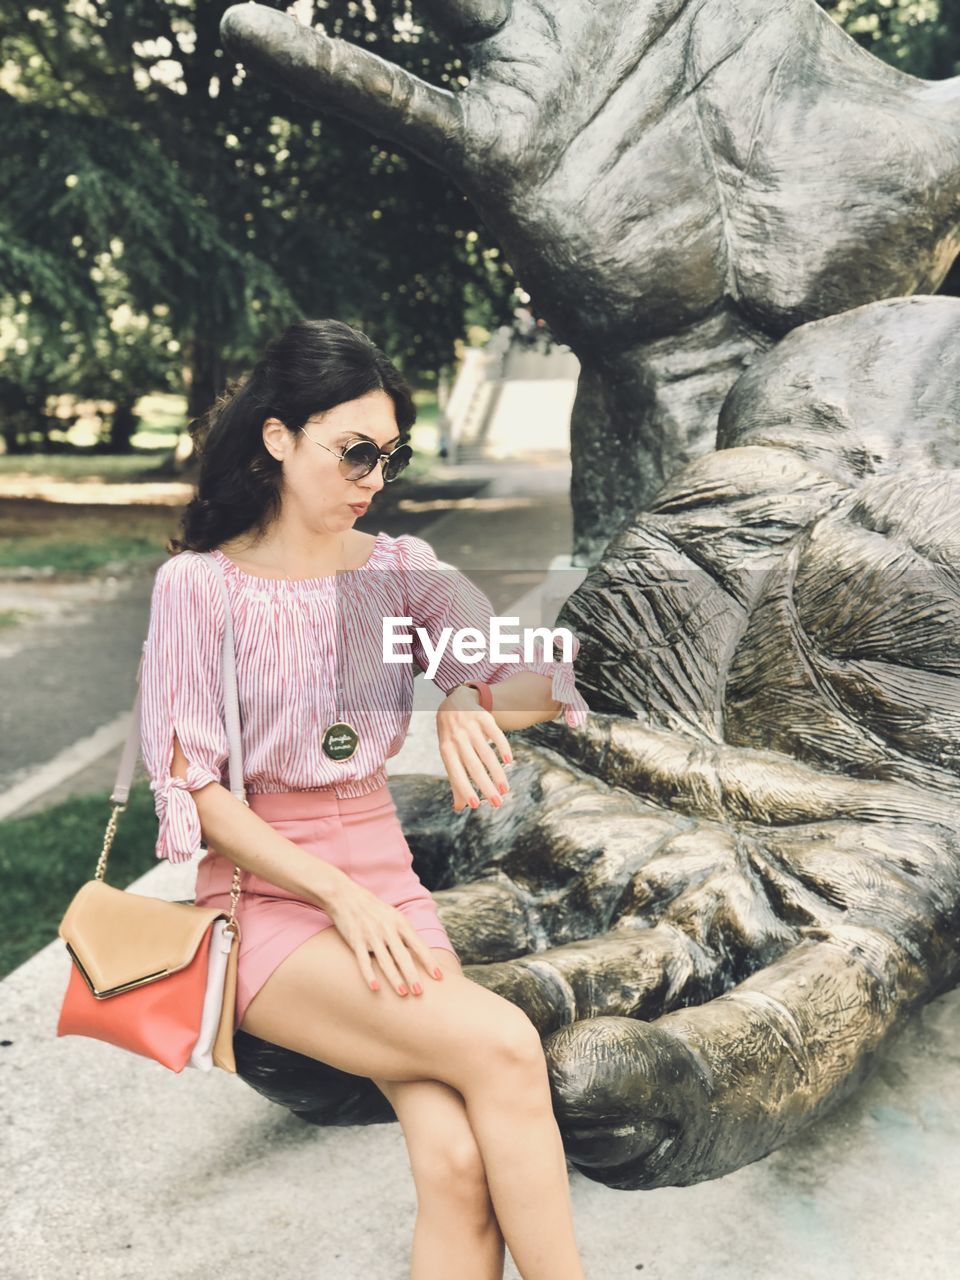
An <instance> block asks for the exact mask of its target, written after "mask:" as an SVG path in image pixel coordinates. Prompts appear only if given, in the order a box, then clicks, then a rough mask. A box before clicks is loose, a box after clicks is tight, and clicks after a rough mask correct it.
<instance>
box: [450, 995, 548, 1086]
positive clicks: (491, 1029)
mask: <svg viewBox="0 0 960 1280" xmlns="http://www.w3.org/2000/svg"><path fill="white" fill-rule="evenodd" d="M504 1004H505V1005H506V1008H505V1009H503V1010H502V1011H501V1012H500V1013H499V1014H498V1016H497V1017H496V1018H494V1019H493V1020H492V1021H491V1022H490V1023H489V1024H488V1025H485V1026H484V1027H481V1028H477V1031H476V1038H475V1040H474V1044H473V1049H474V1052H473V1053H472V1055H470V1057H469V1059H468V1060H467V1061H466V1062H465V1065H464V1071H465V1079H464V1084H465V1085H466V1086H467V1087H470V1086H472V1085H476V1084H480V1085H481V1086H483V1087H493V1088H505V1087H506V1088H508V1089H510V1090H512V1091H516V1090H518V1089H520V1088H522V1087H523V1082H525V1081H526V1082H528V1083H529V1084H530V1085H531V1087H533V1088H536V1089H539V1088H540V1087H541V1086H542V1083H543V1081H545V1080H546V1078H547V1066H546V1060H545V1058H544V1053H543V1044H542V1043H541V1041H540V1034H539V1032H538V1031H537V1029H536V1027H535V1026H534V1025H533V1023H532V1022H531V1021H530V1019H529V1018H528V1017H527V1015H526V1014H525V1013H524V1012H523V1010H522V1009H520V1008H518V1007H517V1006H516V1005H513V1004H511V1003H510V1002H509V1001H504Z"/></svg>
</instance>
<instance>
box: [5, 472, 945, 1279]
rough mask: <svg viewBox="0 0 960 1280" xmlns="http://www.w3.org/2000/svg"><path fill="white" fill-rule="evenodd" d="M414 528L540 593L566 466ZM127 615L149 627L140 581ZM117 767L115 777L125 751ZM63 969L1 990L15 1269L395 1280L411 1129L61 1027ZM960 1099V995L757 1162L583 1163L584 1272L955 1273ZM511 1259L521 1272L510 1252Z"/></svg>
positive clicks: (8, 1210)
mask: <svg viewBox="0 0 960 1280" xmlns="http://www.w3.org/2000/svg"><path fill="white" fill-rule="evenodd" d="M422 533H423V536H425V537H427V539H428V541H430V542H431V544H432V545H433V546H434V547H435V549H436V550H437V552H438V554H440V556H441V557H442V558H445V559H448V560H450V561H451V562H453V563H455V564H457V565H458V566H459V567H462V568H464V569H465V570H467V571H468V572H471V573H474V572H476V573H478V574H479V573H483V574H484V578H483V585H484V587H485V589H486V588H488V587H489V586H490V585H491V584H492V585H495V586H497V589H498V590H500V591H506V592H508V593H509V591H510V589H511V588H518V589H519V590H518V594H522V593H525V592H527V591H528V589H529V587H530V574H533V575H534V576H535V575H536V573H537V572H539V575H540V578H541V580H543V578H544V573H545V570H546V567H547V566H548V565H549V564H550V563H551V561H552V559H553V558H554V557H555V556H558V555H562V554H563V553H564V552H565V551H567V550H568V549H569V541H570V523H569V502H568V500H567V497H566V481H565V472H564V469H563V467H562V466H554V467H544V468H542V469H540V470H539V471H537V472H535V473H534V472H532V471H530V470H529V468H527V467H525V466H523V465H519V466H517V465H513V464H511V465H504V466H501V467H498V468H497V469H496V472H495V474H494V475H493V477H492V478H491V483H490V484H489V485H488V487H487V488H486V489H485V490H484V491H483V493H482V494H478V495H477V498H476V500H475V501H474V502H473V503H467V504H465V505H461V506H460V507H458V508H455V509H449V510H447V511H446V512H445V514H442V515H440V516H438V517H437V518H436V519H435V521H434V522H433V523H430V524H428V525H426V526H424V527H423V528H422ZM491 571H496V573H495V574H493V573H492V572H491ZM514 572H515V573H517V574H519V575H520V577H519V578H518V579H516V580H512V579H508V576H507V575H508V573H514ZM496 575H502V579H503V580H502V582H500V583H496V582H493V579H494V578H495V577H496ZM571 585H573V580H572V579H571ZM492 594H496V592H494V593H492ZM515 598H516V597H514V599H515ZM494 603H495V605H496V606H497V607H498V608H499V607H500V602H499V601H498V600H496V599H495V600H494ZM124 608H127V609H129V611H130V622H131V634H137V635H139V629H140V627H141V625H142V621H143V617H142V612H141V613H138V612H137V609H138V608H139V609H141V611H142V598H141V601H140V604H139V605H137V604H135V602H133V601H131V602H130V603H129V604H128V605H126V606H124ZM134 619H136V623H135V625H134ZM122 648H123V646H122V645H121V646H120V649H122ZM114 661H116V654H115V655H114ZM107 665H108V666H109V665H110V664H107ZM38 669H41V668H38ZM111 669H112V670H113V672H114V675H113V677H112V678H113V679H114V680H115V683H116V684H117V685H118V686H120V687H121V688H123V685H124V680H123V679H121V678H120V677H119V675H118V674H117V673H116V670H115V668H111ZM130 678H131V680H132V678H133V671H132V668H131V670H130ZM417 685H418V686H419V688H418V700H417V703H416V706H417V708H418V709H417V710H415V713H414V723H413V725H412V726H411V735H410V740H409V741H408V743H407V745H406V746H405V747H404V749H403V752H401V754H400V755H399V756H397V757H394V759H393V760H392V761H391V762H390V766H391V767H390V772H391V773H396V772H405V771H407V770H409V769H425V770H430V771H432V772H436V773H437V774H438V775H441V776H442V769H441V768H440V767H439V766H438V761H437V757H436V752H435V750H434V744H433V742H432V740H431V729H432V706H433V702H432V700H431V693H432V692H435V691H432V690H431V689H430V688H429V687H427V686H426V684H425V682H424V681H423V679H422V678H420V679H418V681H417ZM125 705H126V695H125V694H124V697H118V698H117V702H116V707H117V708H120V707H123V706H125ZM113 709H114V708H113V707H111V708H108V709H107V711H106V714H112V713H113ZM94 727H95V726H94ZM38 758H42V757H41V756H40V752H39V746H38ZM102 765H103V767H102V769H101V776H100V777H99V779H91V785H92V783H93V781H96V785H97V787H98V789H102V790H103V789H108V788H109V786H110V783H111V782H112V775H113V769H115V760H113V759H111V760H105V761H103V762H102ZM108 766H109V767H108ZM132 888H134V889H135V890H139V891H142V892H145V893H150V894H156V895H158V896H167V897H171V898H181V897H188V896H190V894H191V893H192V888H193V869H192V867H191V866H189V865H188V866H185V867H173V866H170V865H169V864H162V865H157V866H153V867H151V869H150V870H149V871H148V872H147V873H146V874H145V875H144V876H143V877H142V878H141V879H140V880H139V881H137V883H136V885H134V886H132ZM68 971H69V961H68V958H67V956H66V954H65V953H64V950H63V947H62V944H61V943H60V942H59V940H56V941H54V942H53V943H51V945H50V946H48V947H46V948H44V950H43V951H41V952H40V953H39V954H38V955H36V956H35V957H33V958H32V959H31V960H30V961H28V962H27V963H26V964H24V965H22V966H20V968H19V969H17V970H15V971H14V973H13V974H11V975H10V976H9V977H8V978H7V979H6V980H5V981H4V982H3V983H0V1070H2V1072H3V1074H2V1076H0V1097H2V1100H3V1107H4V1114H3V1115H2V1117H0V1122H2V1125H3V1132H4V1143H3V1167H2V1168H0V1188H2V1189H0V1221H2V1240H3V1251H4V1261H3V1265H2V1267H0V1273H2V1275H3V1277H4V1280H64V1278H65V1277H70V1280H113V1278H117V1280H140V1278H141V1277H142V1278H144V1280H146V1278H147V1277H153V1276H154V1275H158V1274H159V1275H163V1276H164V1277H165V1280H219V1278H220V1277H226V1276H228V1275H229V1276H230V1277H231V1280H263V1278H264V1276H269V1277H271V1278H272V1277H277V1280H317V1277H319V1276H322V1277H323V1278H324V1280H404V1278H405V1277H406V1276H407V1275H408V1268H407V1258H408V1255H409V1246H410V1237H411V1231H412V1227H413V1220H414V1213H415V1206H416V1200H415V1193H414V1188H413V1184H412V1181H411V1177H410V1172H409V1168H408V1164H407V1158H406V1151H405V1146H404V1142H403V1136H402V1133H401V1131H400V1128H399V1126H398V1125H397V1124H395V1123H392V1124H382V1125H370V1126H348V1127H343V1128H315V1127H313V1126H310V1125H307V1124H304V1123H303V1122H302V1121H300V1120H297V1119H295V1118H294V1117H293V1116H291V1115H290V1114H289V1113H288V1112H287V1111H286V1110H285V1109H283V1108H282V1107H279V1106H276V1105H274V1104H271V1103H269V1102H267V1101H266V1100H265V1099H263V1098H262V1097H260V1095H258V1094H256V1093H254V1092H253V1091H252V1090H251V1089H249V1088H248V1087H247V1086H246V1085H245V1084H244V1083H243V1082H242V1081H240V1080H237V1079H236V1078H234V1077H231V1076H228V1075H226V1074H224V1073H223V1072H213V1073H211V1074H210V1075H209V1076H207V1075H201V1073H199V1072H189V1071H188V1072H184V1073H183V1074H182V1075H180V1076H176V1075H173V1074H172V1073H170V1072H167V1071H166V1070H165V1069H164V1068H162V1067H160V1066H159V1065H157V1064H155V1063H151V1062H148V1061H147V1060H145V1059H139V1058H136V1057H134V1056H133V1055H126V1054H122V1053H120V1052H119V1051H117V1050H114V1049H112V1048H111V1047H110V1046H107V1045H101V1044H99V1043H97V1042H95V1041H89V1040H83V1039H80V1038H75V1037H70V1038H62V1039H57V1038H56V1037H55V1035H54V1030H55V1024H56V1015H57V1011H58V1009H59V1002H60V1000H61V998H62V993H63V990H64V988H65V985H66V980H67V974H68ZM958 1116H960V989H958V990H955V991H953V992H950V993H948V994H947V995H945V996H943V997H941V998H940V999H939V1000H936V1001H934V1002H933V1003H932V1004H931V1005H929V1006H928V1007H927V1008H926V1009H924V1010H922V1011H921V1012H920V1013H919V1014H917V1015H916V1016H915V1017H914V1018H912V1019H910V1020H909V1021H908V1022H907V1023H906V1024H905V1026H904V1029H903V1031H902V1034H901V1036H900V1038H899V1041H898V1042H897V1044H896V1045H894V1046H893V1047H892V1048H891V1049H890V1050H888V1051H887V1052H886V1053H885V1054H883V1055H881V1057H880V1059H879V1061H878V1065H877V1070H876V1072H875V1074H874V1076H873V1077H872V1079H871V1080H870V1081H869V1082H868V1083H867V1084H866V1085H865V1086H864V1087H863V1088H862V1089H860V1090H859V1091H858V1093H857V1094H856V1096H855V1097H853V1098H852V1099H850V1100H848V1101H847V1103H845V1104H844V1105H843V1106H841V1107H839V1108H837V1109H836V1110H835V1111H834V1112H833V1113H832V1114H831V1115H830V1116H827V1117H826V1118H824V1119H823V1120H822V1121H821V1122H820V1123H818V1124H816V1125H814V1126H812V1127H811V1128H809V1129H808V1130H806V1131H805V1132H804V1133H803V1134H801V1135H799V1136H798V1137H797V1138H795V1139H794V1140H793V1141H792V1142H790V1143H788V1144H787V1145H786V1146H784V1147H782V1148H780V1150H778V1151H776V1152H774V1153H773V1154H772V1155H771V1156H769V1157H767V1158H766V1159H764V1160H761V1161H758V1162H756V1163H755V1164H752V1165H748V1166H746V1167H745V1168H743V1169H740V1170H738V1171H737V1172H736V1173H734V1174H730V1175H728V1176H727V1177H725V1178H720V1179H718V1180H716V1181H713V1182H708V1183H701V1184H699V1185H697V1186H693V1187H668V1188H662V1189H659V1190H656V1191H649V1192H623V1191H612V1190H610V1189H609V1188H606V1187H603V1186H601V1185H599V1184H597V1183H593V1182H591V1181H590V1180H588V1179H587V1178H585V1177H584V1176H582V1175H581V1174H579V1173H576V1172H573V1173H572V1174H571V1191H572V1197H573V1205H574V1214H575V1218H576V1225H577V1232H578V1237H579V1240H580V1244H581V1249H582V1253H583V1258H584V1265H585V1268H586V1273H587V1276H588V1277H589V1280H628V1278H630V1277H636V1276H638V1275H642V1276H644V1277H649V1280H721V1278H722V1280H868V1278H869V1280H955V1278H956V1276H957V1275H960V1230H958V1226H957V1212H956V1206H957V1202H958V1193H957V1190H956V1188H957V1187H958V1186H960V1120H958ZM505 1275H506V1277H507V1278H508V1280H517V1278H518V1273H517V1271H516V1269H515V1268H514V1267H513V1265H512V1263H510V1262H509V1260H508V1265H507V1269H506V1272H505Z"/></svg>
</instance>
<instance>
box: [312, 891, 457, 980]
mask: <svg viewBox="0 0 960 1280" xmlns="http://www.w3.org/2000/svg"><path fill="white" fill-rule="evenodd" d="M320 905H321V906H322V908H323V910H324V911H326V913H327V915H328V916H329V917H330V919H331V920H332V921H333V923H334V924H335V925H336V927H337V930H338V932H339V933H340V936H341V937H342V938H343V939H344V941H345V942H346V943H347V946H349V947H350V948H351V950H352V951H353V953H354V955H355V956H356V957H357V964H358V965H359V966H360V972H361V973H362V974H363V977H364V981H365V982H366V983H367V985H368V986H369V987H371V988H372V989H373V990H374V991H377V990H378V989H379V986H380V984H379V982H378V981H377V976H376V972H375V970H374V960H376V962H377V963H378V964H379V966H380V970H381V972H382V973H383V975H384V976H385V977H386V979H387V980H388V981H389V982H390V983H391V985H392V986H393V988H394V990H395V991H396V992H397V994H398V995H401V996H402V995H406V994H407V991H412V992H413V994H414V995H420V994H421V991H420V990H418V988H419V987H420V982H419V973H418V970H417V967H416V964H415V963H414V957H416V959H418V960H419V961H420V962H421V963H422V965H423V967H424V968H425V969H426V971H427V973H428V974H430V976H431V977H433V978H435V979H437V980H442V978H443V970H442V969H441V968H440V967H439V965H438V964H437V962H436V960H435V958H434V957H433V956H432V955H431V954H430V948H429V947H428V946H427V944H426V943H425V942H424V940H423V938H422V937H421V936H420V934H419V933H417V931H416V930H415V929H414V928H413V926H412V925H411V924H410V923H409V921H408V920H407V918H406V916H405V915H404V914H403V912H402V911H399V910H398V909H397V908H396V907H391V906H390V904H389V903H388V902H384V901H383V900H382V899H381V898H378V897H377V896H376V894H374V893H371V892H370V890H369V889H365V888H364V887H363V885H360V884H357V882H356V881H355V880H351V879H350V878H349V877H348V876H344V878H343V882H342V883H340V884H338V885H337V886H336V887H335V888H334V889H333V890H332V891H330V890H328V891H327V892H325V893H324V897H323V902H322V903H320ZM371 952H372V953H373V954H372V956H371Z"/></svg>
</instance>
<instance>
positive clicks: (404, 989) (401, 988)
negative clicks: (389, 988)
mask: <svg viewBox="0 0 960 1280" xmlns="http://www.w3.org/2000/svg"><path fill="white" fill-rule="evenodd" d="M397 990H398V991H399V992H400V994H401V995H402V996H405V995H406V994H407V988H406V987H405V986H404V985H403V983H401V984H400V986H399V987H397Z"/></svg>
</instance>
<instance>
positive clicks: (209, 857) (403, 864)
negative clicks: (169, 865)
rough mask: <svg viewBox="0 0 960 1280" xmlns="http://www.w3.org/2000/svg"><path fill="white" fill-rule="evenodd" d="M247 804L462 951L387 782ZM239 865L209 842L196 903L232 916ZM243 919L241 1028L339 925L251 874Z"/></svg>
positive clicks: (266, 795)
mask: <svg viewBox="0 0 960 1280" xmlns="http://www.w3.org/2000/svg"><path fill="white" fill-rule="evenodd" d="M247 801H248V803H249V805H250V808H251V809H252V810H253V811H254V813H256V814H258V815H259V816H260V817H261V818H263V820H264V821H265V822H269V824H270V826H271V827H274V828H276V830H277V831H279V832H280V834H281V835H284V836H286V837H287V839H288V840H292V841H293V842H294V844H297V845H299V846H300V848H301V849H305V850H306V851H307V852H308V853H312V854H313V855H314V857H316V858H322V859H323V860H324V861H325V862H329V863H332V865H333V866H335V867H339V869H340V870H341V871H343V872H345V873H346V874H347V875H348V876H350V877H351V879H353V880H356V881H357V883H358V884H362V885H363V887H364V888H365V889H369V890H370V892H371V893H374V894H376V895H377V897H378V898H381V899H382V900H383V901H384V902H388V903H389V904H390V905H391V906H392V907H396V908H397V909H398V910H399V911H402V912H403V914H404V915H405V916H406V917H407V919H408V920H409V921H410V924H411V925H412V926H413V928H414V929H416V931H417V933H419V934H421V935H422V937H423V938H424V939H425V940H426V942H427V945H428V946H431V947H442V948H443V949H444V950H445V951H452V952H453V954H454V955H456V954H457V952H456V950H455V948H454V947H453V945H452V943H451V942H450V939H449V938H448V936H447V931H446V929H444V927H443V925H442V924H441V923H440V918H439V916H438V915H437V908H436V904H435V903H434V900H433V897H432V895H431V893H430V891H429V889H427V888H426V887H425V886H424V884H423V883H422V881H421V880H420V877H419V876H418V875H417V873H416V872H415V871H414V869H413V854H412V853H411V852H410V846H409V845H408V844H407V841H406V838H405V837H404V834H403V831H402V830H401V828H400V820H399V817H398V816H397V809H396V805H395V804H394V801H393V797H392V795H391V794H390V789H389V787H388V786H387V785H386V784H384V785H383V786H381V787H378V788H377V789H376V790H375V791H371V792H369V793H368V794H367V795H363V796H349V797H339V796H337V794H336V790H335V788H333V787H323V788H319V789H317V790H315V791H282V792H275V791H270V792H261V793H257V792H252V793H248V795H247ZM234 865H235V864H234V863H233V862H232V861H231V860H230V859H229V858H228V857H226V856H224V855H223V854H220V853H218V852H217V851H216V849H214V848H212V847H211V846H209V845H208V847H207V852H206V853H205V854H204V855H203V857H202V858H201V859H200V861H199V863H198V864H197V884H196V891H195V896H194V901H195V903H196V905H197V906H198V907H222V908H224V909H225V910H226V911H228V912H229V910H230V886H231V884H232V882H233V868H234ZM237 922H238V924H239V925H240V951H239V955H238V958H237V1005H236V1015H235V1018H234V1029H235V1030H236V1028H237V1027H239V1025H240V1023H241V1022H242V1021H243V1016H244V1014H245V1013H246V1010H247V1005H248V1004H249V1003H250V1001H251V1000H252V999H253V997H254V996H255V995H256V993H257V992H258V991H259V989H260V987H261V986H262V985H263V984H264V982H266V980H267V978H268V977H269V976H270V974H271V973H272V972H273V971H274V969H275V968H276V967H277V965H278V964H279V963H280V961H281V960H283V959H284V958H285V957H286V956H288V955H289V954H290V952H291V951H293V950H294V949H295V948H296V947H298V946H299V945H300V944H301V942H305V941H306V940H307V938H311V937H313V935H314V934H315V933H319V932H320V931H321V929H329V928H330V927H331V926H332V925H333V921H332V920H331V918H330V917H329V916H328V915H327V913H326V912H325V911H324V910H323V909H322V908H321V907H318V906H316V905H315V904H314V903H312V902H307V901H305V900H304V899H303V898H299V897H297V896H296V895H295V894H292V893H289V892H288V891H287V890H286V889H281V888H280V887H279V886H278V885H275V884H271V882H270V881H269V880H264V879H263V878H262V877H260V876H256V875H254V874H253V873H252V872H250V871H244V870H241V872H240V897H239V898H238V900H237ZM381 981H382V975H381Z"/></svg>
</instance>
